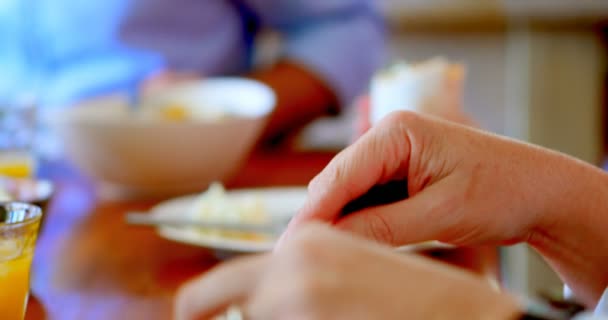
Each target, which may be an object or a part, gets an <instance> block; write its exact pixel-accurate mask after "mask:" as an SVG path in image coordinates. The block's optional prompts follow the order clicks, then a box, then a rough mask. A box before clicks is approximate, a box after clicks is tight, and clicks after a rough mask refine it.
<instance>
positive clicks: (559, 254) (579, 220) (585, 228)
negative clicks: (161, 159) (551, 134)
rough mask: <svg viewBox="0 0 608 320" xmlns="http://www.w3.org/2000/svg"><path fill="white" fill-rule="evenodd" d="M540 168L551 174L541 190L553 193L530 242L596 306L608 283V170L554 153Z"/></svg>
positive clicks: (584, 299)
mask: <svg viewBox="0 0 608 320" xmlns="http://www.w3.org/2000/svg"><path fill="white" fill-rule="evenodd" d="M539 170H541V172H543V173H544V175H545V176H547V179H545V180H544V181H545V183H544V187H543V188H539V189H538V190H537V191H536V192H537V194H538V195H539V196H545V195H549V197H548V198H547V199H548V201H547V202H546V205H545V207H544V210H543V211H544V213H543V219H542V221H541V223H540V224H539V225H538V227H537V228H536V229H535V232H533V233H532V234H531V237H530V239H528V242H529V243H530V245H532V246H533V247H534V248H535V249H536V250H537V251H538V252H540V253H541V254H542V255H543V257H544V258H545V259H546V260H547V261H548V262H549V264H550V265H551V266H552V267H553V268H554V269H555V270H556V271H557V272H558V273H559V274H560V276H561V277H562V279H563V280H564V281H565V282H566V283H567V284H568V285H569V286H570V288H571V289H572V290H573V291H574V292H575V294H576V296H577V298H578V299H579V300H580V301H581V302H583V303H585V304H587V305H588V306H590V307H593V306H594V305H595V304H596V303H597V300H598V299H599V297H600V296H601V294H602V292H603V290H604V289H605V288H606V286H608V175H607V174H606V173H604V172H602V171H601V170H599V169H597V168H595V167H593V166H591V165H588V164H586V163H583V162H581V161H575V160H572V159H570V158H568V157H566V156H564V155H561V154H555V153H551V154H549V155H548V156H547V158H546V162H544V163H539ZM541 181H542V179H541ZM549 190H551V191H549Z"/></svg>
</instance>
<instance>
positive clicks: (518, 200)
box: [284, 111, 564, 245]
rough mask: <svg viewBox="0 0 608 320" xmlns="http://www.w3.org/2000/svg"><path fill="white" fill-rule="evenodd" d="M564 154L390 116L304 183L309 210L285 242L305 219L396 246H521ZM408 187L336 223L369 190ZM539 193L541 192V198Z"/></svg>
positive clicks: (542, 209) (543, 207)
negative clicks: (393, 199)
mask: <svg viewBox="0 0 608 320" xmlns="http://www.w3.org/2000/svg"><path fill="white" fill-rule="evenodd" d="M555 158H559V159H561V158H564V157H563V156H561V155H559V154H557V153H553V152H550V151H546V150H544V149H540V148H537V147H534V146H531V145H527V144H523V143H520V142H516V141H513V140H509V139H506V138H502V137H498V136H495V135H491V134H488V133H484V132H482V131H478V130H474V129H470V128H467V127H465V126H461V125H457V124H454V123H450V122H447V121H441V120H438V119H436V118H432V117H427V116H423V115H420V114H416V113H412V112H403V111H402V112H395V113H393V114H391V115H389V116H388V117H386V118H385V119H384V120H383V121H381V122H380V123H379V124H378V125H377V126H374V127H373V128H372V129H371V130H370V131H369V132H368V133H366V134H365V135H364V136H363V137H362V138H361V139H359V140H358V141H357V142H355V143H354V144H353V145H351V146H350V147H348V148H347V149H345V150H344V151H342V152H341V153H340V154H338V155H337V156H336V157H335V158H334V159H333V160H332V161H331V162H330V164H329V165H328V166H327V167H326V168H325V169H324V170H323V171H322V172H321V173H320V174H319V175H318V176H317V177H315V178H314V179H313V180H312V181H311V183H310V184H309V187H308V191H309V196H308V200H307V203H306V204H305V206H304V208H302V209H301V210H300V211H299V213H298V214H297V215H296V216H295V217H294V219H293V220H292V222H291V223H290V226H289V228H288V230H287V232H286V234H285V235H284V237H286V236H289V234H290V233H291V232H293V230H295V229H297V228H298V227H299V226H301V225H302V224H304V223H305V222H307V221H312V220H317V221H324V222H327V223H333V224H335V225H336V226H337V227H339V228H341V229H346V230H350V231H352V232H355V233H358V234H361V235H364V236H366V237H369V238H373V239H376V240H379V241H382V242H387V243H390V244H394V245H402V244H407V243H412V242H419V241H426V240H440V241H444V242H448V243H453V244H462V245H468V244H480V243H484V244H488V243H512V242H517V241H525V240H527V239H529V238H530V237H532V236H533V234H534V233H535V232H536V231H538V229H537V227H538V226H540V225H542V224H543V223H547V224H549V223H550V222H549V221H541V220H542V219H545V218H546V217H547V216H548V215H545V214H544V213H547V211H548V210H551V209H550V208H551V206H550V204H549V203H548V202H549V201H548V200H547V199H554V197H556V196H560V195H557V193H559V192H562V191H561V190H559V189H556V188H547V186H551V185H555V183H564V181H561V180H560V176H558V175H555V174H553V171H554V170H556V169H557V167H555V166H552V164H555V162H556V161H554V159H555ZM401 179H407V181H408V190H403V192H404V193H406V192H407V193H408V194H409V198H408V199H406V200H403V201H400V202H397V203H393V204H388V205H384V206H379V207H373V208H368V209H364V210H362V211H359V212H356V213H353V214H350V215H347V216H346V217H341V210H342V208H343V207H344V206H345V205H346V204H347V203H348V202H350V201H352V200H354V199H356V198H358V197H359V196H361V195H363V194H364V193H366V192H367V191H368V190H369V189H370V188H372V187H373V186H374V185H378V184H383V183H386V182H388V181H391V180H401ZM539 190H542V192H539Z"/></svg>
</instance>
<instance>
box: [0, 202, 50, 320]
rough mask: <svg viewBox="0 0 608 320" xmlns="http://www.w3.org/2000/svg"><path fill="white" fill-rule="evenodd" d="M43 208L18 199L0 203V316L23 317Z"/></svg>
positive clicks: (7, 317)
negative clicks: (17, 200)
mask: <svg viewBox="0 0 608 320" xmlns="http://www.w3.org/2000/svg"><path fill="white" fill-rule="evenodd" d="M41 216H42V210H41V209H40V208H39V207H36V206H34V205H30V204H25V203H20V202H5V203H0V315H2V319H23V318H24V317H25V309H26V306H27V299H28V296H29V288H30V283H29V282H30V267H31V265H32V257H33V255H34V246H35V243H36V236H37V233H38V227H39V225H40V218H41Z"/></svg>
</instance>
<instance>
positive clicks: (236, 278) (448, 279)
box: [175, 224, 518, 320]
mask: <svg viewBox="0 0 608 320" xmlns="http://www.w3.org/2000/svg"><path fill="white" fill-rule="evenodd" d="M233 304H237V305H240V306H241V309H242V312H243V313H244V316H245V318H246V319H265V320H266V319H268V320H271V319H464V318H466V319H515V315H516V314H517V309H518V307H517V303H516V302H515V300H514V299H513V298H512V297H510V296H508V295H506V294H503V293H499V292H496V291H494V290H493V289H492V288H491V287H490V286H489V285H488V284H487V283H486V282H484V281H483V280H481V279H480V278H477V277H475V276H473V275H471V274H468V273H465V272H463V271H460V270H457V269H455V268H453V267H449V266H447V265H442V264H438V263H436V262H432V261H430V260H427V259H425V258H421V257H418V256H413V255H412V256H406V255H401V254H397V253H395V252H393V251H392V250H390V249H389V248H385V247H382V246H379V245H377V244H374V243H371V242H368V241H364V240H362V239H356V238H354V237H352V236H349V235H347V234H344V233H341V232H337V231H335V230H330V229H329V228H327V227H325V226H321V225H315V224H313V225H310V226H307V227H305V228H302V230H300V231H299V232H297V234H295V235H294V236H293V237H292V238H290V239H289V241H288V242H286V243H285V245H284V246H282V247H281V248H280V250H278V251H276V252H274V254H272V255H270V254H269V255H263V256H257V257H251V258H245V259H239V260H236V261H233V262H229V263H227V264H225V265H223V266H220V267H219V268H217V269H214V270H212V271H211V272H209V273H208V274H205V275H203V276H201V277H199V278H197V279H194V280H193V281H191V282H189V283H188V284H187V285H186V286H184V287H183V288H182V289H181V290H180V291H179V293H178V296H177V300H176V305H175V315H176V317H175V318H176V319H177V320H186V319H200V318H203V319H207V318H210V317H212V316H214V315H216V314H217V313H219V312H221V311H222V310H224V309H225V308H226V307H227V306H229V305H233Z"/></svg>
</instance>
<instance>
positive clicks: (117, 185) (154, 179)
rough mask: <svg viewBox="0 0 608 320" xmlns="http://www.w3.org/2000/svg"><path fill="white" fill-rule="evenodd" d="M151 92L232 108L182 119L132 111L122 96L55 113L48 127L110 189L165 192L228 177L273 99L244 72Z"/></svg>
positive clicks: (159, 99)
mask: <svg viewBox="0 0 608 320" xmlns="http://www.w3.org/2000/svg"><path fill="white" fill-rule="evenodd" d="M146 100H147V102H145V103H146V104H151V103H158V104H161V105H162V104H163V103H166V102H171V103H174V102H179V103H180V104H185V105H188V107H189V108H197V107H201V108H202V107H205V108H209V107H212V108H220V109H221V110H220V111H222V112H226V113H228V114H229V116H227V117H224V118H222V119H219V120H213V121H211V120H205V119H189V120H186V121H178V122H176V121H168V120H166V119H159V118H151V117H141V116H134V115H133V113H130V112H129V110H128V107H127V103H126V99H124V98H121V97H119V96H108V97H103V98H96V99H93V100H90V101H86V102H83V103H81V104H80V105H78V106H75V107H72V108H68V109H66V110H63V111H60V112H59V113H54V114H53V115H52V118H51V119H50V123H51V127H52V128H54V130H55V131H56V132H57V134H58V136H59V137H60V139H61V140H62V142H63V145H64V148H65V150H66V152H67V154H68V156H69V158H70V159H71V160H72V161H73V162H74V164H76V166H77V167H79V168H80V169H81V170H82V171H83V172H85V173H86V174H88V175H90V176H92V177H93V178H94V179H96V180H97V181H99V182H101V184H102V186H103V188H104V189H103V190H105V192H107V191H108V190H109V191H110V192H111V193H112V194H115V195H121V196H133V195H137V196H168V195H175V194H181V193H186V192H196V191H201V190H203V189H204V188H205V187H206V186H207V185H208V184H209V183H211V182H213V181H221V182H224V181H226V180H227V179H229V178H230V177H231V175H233V174H234V173H235V172H236V170H238V169H239V166H240V165H241V164H242V163H243V161H244V160H246V157H247V156H248V154H249V152H250V151H251V149H252V147H253V146H254V143H255V142H256V140H257V139H258V137H259V136H260V134H261V131H262V128H263V126H264V124H265V120H266V119H267V116H268V115H269V114H270V112H271V111H272V109H273V108H274V105H275V96H274V93H273V92H272V90H271V89H270V88H268V87H267V86H265V85H263V84H261V83H259V82H256V81H253V80H247V79H242V78H210V79H206V80H201V81H197V82H194V83H189V84H187V85H182V86H178V87H174V88H172V89H167V90H165V91H164V92H160V93H158V94H156V95H155V96H153V97H149V98H147V99H146ZM138 115H141V113H138Z"/></svg>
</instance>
